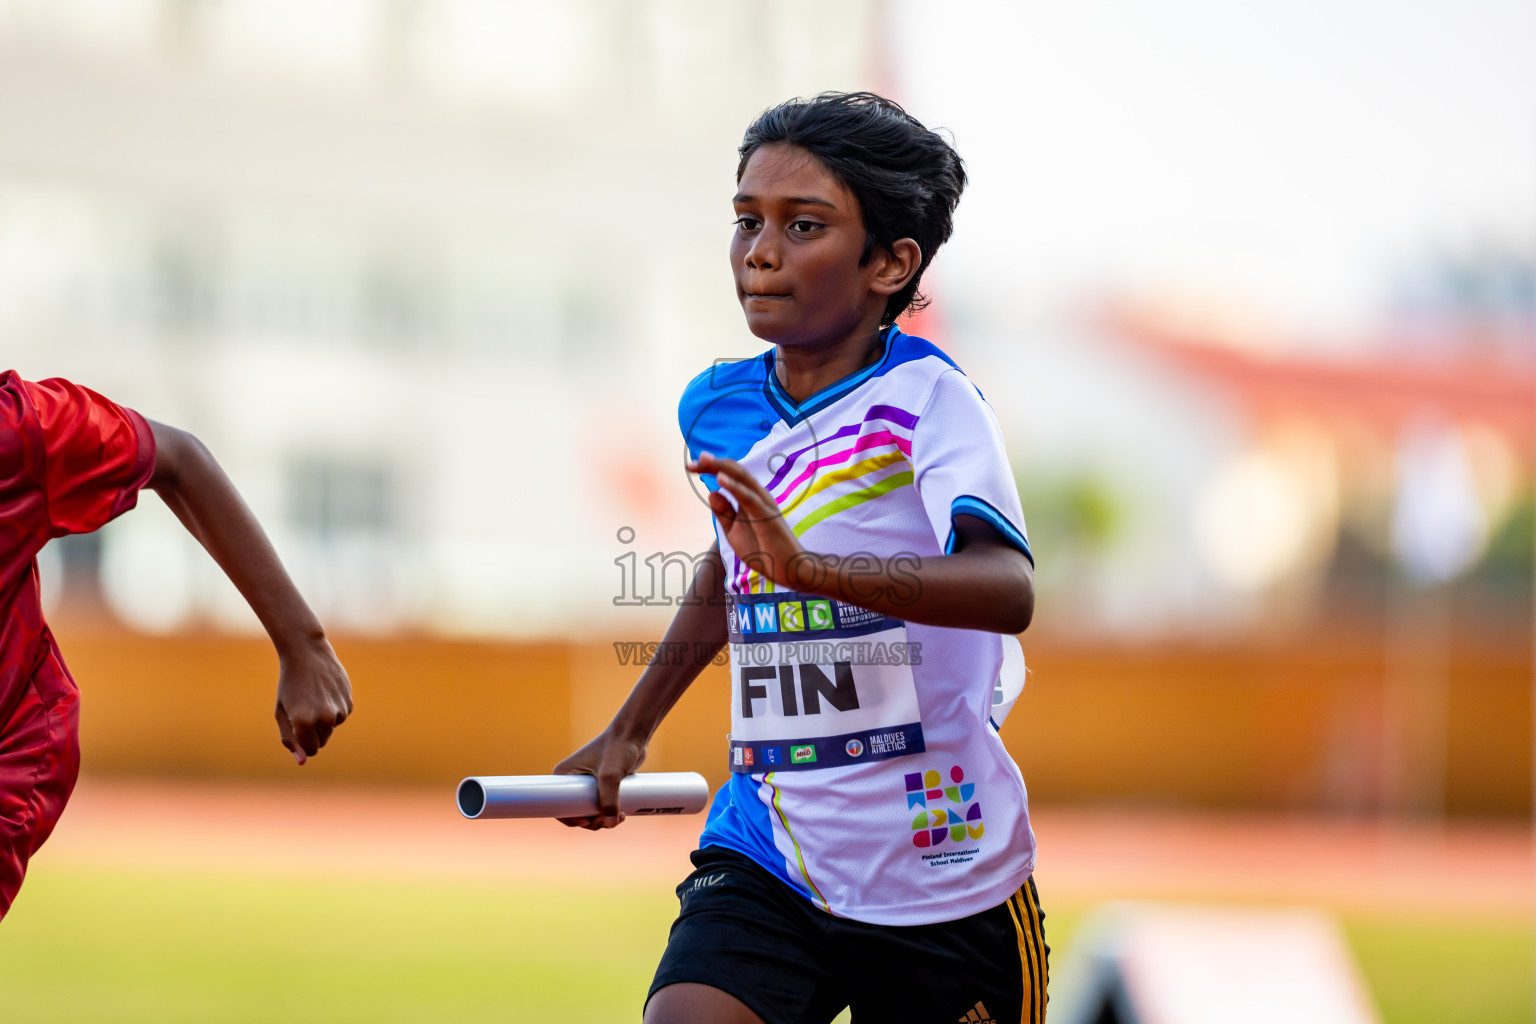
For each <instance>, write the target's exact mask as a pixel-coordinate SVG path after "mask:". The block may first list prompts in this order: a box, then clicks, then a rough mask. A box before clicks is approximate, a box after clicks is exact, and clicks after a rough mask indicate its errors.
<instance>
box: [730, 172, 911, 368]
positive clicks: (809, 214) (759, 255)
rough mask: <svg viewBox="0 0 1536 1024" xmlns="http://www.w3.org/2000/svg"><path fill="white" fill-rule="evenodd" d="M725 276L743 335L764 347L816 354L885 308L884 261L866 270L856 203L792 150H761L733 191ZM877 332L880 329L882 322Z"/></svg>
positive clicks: (880, 257)
mask: <svg viewBox="0 0 1536 1024" xmlns="http://www.w3.org/2000/svg"><path fill="white" fill-rule="evenodd" d="M735 206H736V233H735V235H733V236H732V238H731V270H732V272H733V273H734V274H735V276H736V297H737V299H739V300H740V302H741V309H742V312H743V313H745V314H746V317H747V327H748V328H749V329H750V330H751V331H752V333H753V334H755V335H757V336H758V337H759V338H762V339H763V340H764V341H771V342H773V343H775V344H777V345H787V346H812V347H814V346H818V345H822V344H829V343H834V342H837V341H840V340H842V339H844V338H846V337H848V336H849V335H850V334H852V333H854V332H856V331H859V330H862V329H863V324H864V323H865V321H867V320H868V319H869V318H870V316H871V315H873V316H874V317H876V318H878V317H879V315H880V313H881V312H882V311H883V310H884V308H885V300H886V294H889V293H890V292H889V291H886V294H880V291H881V290H884V289H881V287H880V283H879V282H880V280H881V276H880V275H881V272H882V270H883V269H885V267H886V264H887V262H888V260H887V258H886V254H883V253H880V252H876V253H875V254H874V256H873V257H872V258H871V259H870V261H869V262H868V263H867V264H865V265H864V266H862V267H861V266H859V256H860V255H861V254H862V253H863V252H864V237H865V233H864V222H863V220H862V219H861V217H860V213H859V203H858V200H857V199H855V198H854V197H853V194H852V193H851V192H849V191H848V190H847V189H846V188H844V187H843V186H842V185H841V184H840V183H839V182H838V181H837V179H836V178H834V177H833V176H832V174H831V172H830V171H828V170H827V169H826V167H825V165H823V164H822V162H821V161H820V160H818V159H816V158H815V157H814V156H812V155H811V154H810V153H809V152H807V151H806V150H803V149H801V148H799V147H798V146H788V145H783V144H776V145H770V146H763V147H762V148H761V149H759V150H757V151H756V152H755V153H753V154H752V158H751V159H750V160H749V161H748V162H747V168H746V170H745V171H744V172H743V173H742V176H741V181H740V182H739V183H738V185H737V193H736V198H735ZM875 326H878V319H877V321H876V324H875Z"/></svg>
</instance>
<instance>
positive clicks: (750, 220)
mask: <svg viewBox="0 0 1536 1024" xmlns="http://www.w3.org/2000/svg"><path fill="white" fill-rule="evenodd" d="M736 226H737V227H738V228H740V229H741V230H742V231H756V230H757V229H758V228H759V227H761V226H762V221H760V220H758V219H757V218H756V217H749V216H747V215H746V214H742V215H741V216H739V217H737V218H736Z"/></svg>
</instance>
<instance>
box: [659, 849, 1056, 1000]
mask: <svg viewBox="0 0 1536 1024" xmlns="http://www.w3.org/2000/svg"><path fill="white" fill-rule="evenodd" d="M692 858H693V864H694V867H695V868H696V869H697V870H695V871H694V872H693V874H691V875H689V876H688V877H687V878H685V879H684V880H683V884H682V885H679V886H678V887H677V897H678V900H679V902H680V903H681V904H682V909H681V910H680V911H679V912H678V915H677V921H676V922H675V923H674V924H673V925H672V934H671V937H670V938H669V939H668V940H667V951H666V952H665V953H664V954H662V957H661V965H660V966H659V967H657V968H656V979H655V980H654V981H652V982H651V994H652V995H654V994H655V993H656V992H657V991H658V990H659V989H662V988H665V987H666V986H668V985H675V984H677V983H678V982H695V983H698V984H701V985H710V986H713V987H714V988H718V989H722V990H724V991H725V992H728V993H730V994H731V995H733V996H735V997H736V998H737V999H739V1000H741V1001H742V1002H743V1003H745V1004H746V1005H747V1006H748V1007H749V1008H750V1009H751V1010H752V1011H753V1012H754V1013H756V1014H757V1015H758V1016H759V1017H761V1018H763V1020H765V1021H767V1024H828V1022H830V1021H831V1020H832V1019H833V1018H835V1017H836V1016H837V1015H838V1014H839V1013H840V1012H842V1010H843V1008H844V1007H852V1008H853V1019H854V1021H855V1024H859V1022H863V1024H908V1022H910V1024H957V1022H958V1024H993V1022H995V1024H1004V1022H1006V1024H1014V1022H1016V1021H1018V1022H1023V1024H1044V1020H1045V998H1046V996H1045V988H1046V978H1047V974H1048V972H1047V969H1046V965H1047V962H1048V958H1049V956H1050V952H1051V950H1050V947H1049V946H1047V945H1046V944H1045V932H1044V930H1043V929H1042V926H1041V922H1042V921H1044V919H1045V914H1044V913H1042V912H1041V910H1040V900H1039V896H1038V894H1037V893H1036V892H1035V883H1034V879H1033V878H1031V879H1030V880H1029V881H1028V882H1026V883H1025V885H1024V886H1023V888H1021V889H1019V891H1018V892H1016V893H1014V894H1013V895H1012V896H1009V897H1008V899H1007V900H1006V901H1005V902H1004V903H1002V904H999V905H998V906H996V907H993V908H992V909H991V910H984V911H982V912H981V913H979V914H973V915H971V916H970V917H963V918H961V919H959V920H958V921H944V922H941V923H939V924H922V925H879V924H865V923H862V922H859V921H850V920H848V919H846V918H841V917H833V916H831V915H830V914H828V913H826V912H825V911H822V910H818V909H816V907H814V906H813V905H812V904H811V902H810V901H809V900H807V899H806V898H805V897H803V896H801V895H800V894H799V893H797V892H795V891H794V890H792V889H791V888H790V887H789V886H788V885H786V884H785V883H784V882H782V881H780V880H779V879H777V878H775V877H774V876H773V875H771V874H769V873H768V872H767V871H766V870H764V869H763V868H762V867H761V866H759V865H758V864H756V863H755V862H754V861H752V860H751V859H750V858H748V857H745V856H743V855H742V854H739V853H737V852H736V851H734V850H728V849H725V848H724V847H720V846H707V847H705V848H704V849H702V850H695V851H694V852H693V854H692Z"/></svg>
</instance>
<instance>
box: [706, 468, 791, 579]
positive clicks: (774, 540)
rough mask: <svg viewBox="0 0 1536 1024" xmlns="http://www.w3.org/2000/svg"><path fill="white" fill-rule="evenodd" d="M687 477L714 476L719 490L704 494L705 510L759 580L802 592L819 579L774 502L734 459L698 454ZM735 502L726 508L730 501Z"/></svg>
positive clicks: (763, 488) (771, 496) (776, 503)
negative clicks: (706, 500) (732, 499)
mask: <svg viewBox="0 0 1536 1024" xmlns="http://www.w3.org/2000/svg"><path fill="white" fill-rule="evenodd" d="M688 471H689V472H690V473H713V474H714V476H715V479H716V481H718V482H719V484H720V490H718V491H711V492H710V494H709V509H710V511H711V512H713V513H714V514H715V519H716V520H717V521H718V522H719V523H720V528H721V530H723V531H724V533H725V539H726V540H727V541H728V542H729V543H730V545H731V549H732V550H733V551H735V552H736V553H737V554H738V555H740V557H741V558H742V560H743V561H745V562H746V563H747V564H748V565H750V566H751V567H752V568H753V569H754V570H755V571H756V572H757V573H758V574H759V575H761V576H766V577H767V578H768V579H770V580H773V582H775V583H777V584H780V585H781V586H786V587H790V588H791V589H797V588H802V587H804V586H805V584H806V583H807V582H808V581H809V580H810V579H814V578H815V577H816V576H818V575H819V572H818V567H817V566H814V565H812V564H811V563H813V562H816V561H817V559H816V556H815V555H812V554H811V553H810V552H808V551H806V550H805V548H804V547H802V546H801V544H800V539H799V538H798V537H796V536H795V534H794V531H792V530H791V529H790V528H789V523H787V522H786V521H785V520H784V513H783V512H782V511H781V510H780V509H779V503H778V502H777V501H774V500H773V495H771V494H769V493H768V490H767V488H765V487H763V485H762V484H760V483H758V482H757V480H756V479H754V478H753V476H752V474H750V473H748V472H747V471H746V470H745V469H743V468H742V467H741V464H740V463H738V462H737V461H736V460H735V459H722V458H720V457H719V456H716V455H711V454H710V453H709V452H701V453H700V454H699V457H698V458H697V459H695V460H694V461H693V462H690V463H688ZM726 495H730V498H734V499H735V500H736V503H735V505H734V506H733V505H732V504H731V501H730V499H729V498H727V497H726Z"/></svg>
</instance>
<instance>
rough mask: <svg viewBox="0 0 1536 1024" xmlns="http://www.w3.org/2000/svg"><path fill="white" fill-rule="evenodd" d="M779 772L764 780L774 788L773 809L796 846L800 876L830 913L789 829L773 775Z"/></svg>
mask: <svg viewBox="0 0 1536 1024" xmlns="http://www.w3.org/2000/svg"><path fill="white" fill-rule="evenodd" d="M777 774H778V773H777V772H769V773H768V774H767V775H764V776H763V781H764V782H766V783H768V785H769V786H770V787H772V788H773V809H774V810H775V811H777V812H778V815H779V823H780V824H782V825H783V826H784V834H785V835H787V836H789V842H790V845H791V846H793V847H794V848H795V860H797V861H799V862H800V877H801V878H804V879H805V884H806V885H808V886H810V887H811V892H813V893H815V894H816V898H817V899H818V900H820V901H821V909H822V910H825V911H826V912H827V913H829V914H830V913H831V912H832V907H831V905H830V904H828V903H827V898H826V897H825V896H823V895H822V894H821V890H820V889H818V888H816V883H815V882H813V881H811V873H810V872H809V871H807V870H805V854H804V853H803V852H802V851H801V849H800V844H799V843H798V842H797V841H796V840H795V834H794V833H793V832H791V831H790V830H789V819H788V818H786V817H785V816H784V808H783V807H782V806H781V805H780V804H779V794H781V793H782V792H783V790H781V789H779V787H778V786H776V785H774V782H773V777H774V776H775V775H777Z"/></svg>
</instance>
